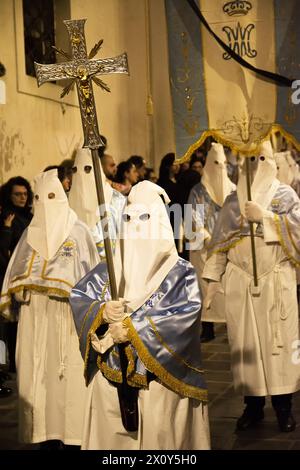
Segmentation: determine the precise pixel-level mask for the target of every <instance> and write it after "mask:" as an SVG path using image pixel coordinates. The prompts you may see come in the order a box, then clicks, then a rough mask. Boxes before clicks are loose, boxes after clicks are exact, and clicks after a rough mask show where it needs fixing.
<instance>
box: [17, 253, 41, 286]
mask: <svg viewBox="0 0 300 470" xmlns="http://www.w3.org/2000/svg"><path fill="white" fill-rule="evenodd" d="M35 255H36V251H33V253H32V255H31V259H30V262H29V267H28V271H27V273H26V274H21V276H16V277H14V278H13V279H12V280H11V282H15V281H19V280H20V279H27V278H28V277H29V276H30V274H31V269H32V265H33V261H34V258H35Z"/></svg>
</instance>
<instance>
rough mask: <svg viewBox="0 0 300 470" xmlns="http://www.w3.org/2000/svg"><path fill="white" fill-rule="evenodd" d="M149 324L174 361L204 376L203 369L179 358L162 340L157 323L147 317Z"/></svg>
mask: <svg viewBox="0 0 300 470" xmlns="http://www.w3.org/2000/svg"><path fill="white" fill-rule="evenodd" d="M146 318H147V320H148V322H149V323H150V325H151V327H152V329H153V331H154V334H155V336H156V337H157V339H158V341H159V342H160V343H161V344H162V345H163V346H164V348H166V350H167V351H169V353H170V354H171V356H173V357H174V359H175V360H176V361H177V362H179V363H180V364H184V365H185V366H186V367H188V369H191V370H194V371H195V372H200V373H201V374H203V372H204V370H203V369H198V368H197V367H193V366H191V365H190V364H188V363H187V362H186V361H185V360H184V359H183V358H182V357H180V356H179V354H177V353H176V351H174V350H173V349H172V348H171V347H170V346H169V345H168V344H167V343H166V342H165V341H164V340H163V338H162V336H161V335H160V334H159V332H158V331H157V328H156V326H155V323H154V321H153V320H152V318H149V317H146Z"/></svg>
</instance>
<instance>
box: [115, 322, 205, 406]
mask: <svg viewBox="0 0 300 470" xmlns="http://www.w3.org/2000/svg"><path fill="white" fill-rule="evenodd" d="M123 322H124V324H125V325H126V327H127V328H128V337H129V340H130V341H131V343H132V344H133V346H134V347H135V349H136V350H137V353H138V355H139V357H140V359H141V361H142V362H143V363H144V365H145V367H146V368H147V369H148V370H149V371H150V372H152V373H153V374H155V375H156V376H157V377H158V378H159V379H160V380H161V381H162V383H163V384H165V385H166V386H167V387H169V388H170V389H171V390H173V391H174V392H176V393H178V394H179V395H182V396H185V397H189V398H195V399H197V400H201V401H207V390H205V389H202V388H199V387H194V386H193V385H187V384H185V383H184V382H182V381H181V380H179V379H176V377H174V376H172V375H171V374H170V373H169V372H168V371H167V370H166V369H164V368H163V367H162V366H161V365H160V364H159V363H158V362H157V361H156V360H155V359H154V358H153V357H152V356H151V355H150V353H149V351H148V350H147V348H146V347H145V345H144V344H143V342H142V341H141V339H140V337H139V335H138V334H137V332H136V331H135V328H134V326H133V324H132V322H131V320H130V318H129V317H127V318H125V319H124V320H123Z"/></svg>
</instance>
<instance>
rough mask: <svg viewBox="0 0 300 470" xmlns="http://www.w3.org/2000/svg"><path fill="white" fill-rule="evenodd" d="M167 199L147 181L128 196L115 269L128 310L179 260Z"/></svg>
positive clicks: (157, 284) (140, 300)
mask: <svg viewBox="0 0 300 470" xmlns="http://www.w3.org/2000/svg"><path fill="white" fill-rule="evenodd" d="M160 195H162V196H163V198H164V202H163V200H162V199H161V197H160ZM168 202H169V198H168V196H167V194H166V192H165V191H164V190H163V189H162V188H161V187H160V186H158V185H156V184H154V183H151V182H150V181H142V182H141V183H138V184H136V185H135V186H134V187H133V188H132V189H131V191H130V194H129V196H128V200H127V205H126V207H125V209H124V212H123V216H122V217H123V222H122V227H121V234H120V237H121V239H120V240H119V243H118V245H117V249H116V254H115V271H116V276H117V285H118V286H119V295H120V296H121V297H124V298H125V300H126V301H127V302H128V304H127V305H128V308H129V312H132V311H134V310H136V309H137V308H139V307H140V306H141V305H143V303H144V302H145V301H146V300H147V299H148V298H149V297H150V296H151V295H152V294H153V293H154V292H155V291H156V290H157V289H158V287H159V286H160V284H161V283H162V281H163V280H164V279H165V277H166V276H167V274H168V273H169V271H170V270H171V269H172V267H173V266H174V265H175V264H176V262H177V260H178V253H177V250H176V247H175V242H174V235H173V231H172V227H171V224H170V221H169V217H168V214H167V209H166V206H165V204H166V203H168Z"/></svg>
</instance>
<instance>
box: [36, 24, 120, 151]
mask: <svg viewBox="0 0 300 470" xmlns="http://www.w3.org/2000/svg"><path fill="white" fill-rule="evenodd" d="M85 21H86V20H85V19H82V20H65V21H64V23H65V25H66V27H67V30H68V33H69V37H70V41H71V48H72V57H71V56H70V55H69V54H68V53H67V52H65V51H63V50H62V49H59V48H56V47H54V49H55V50H56V52H58V53H59V54H61V55H63V56H64V57H65V58H67V59H69V61H68V62H61V63H58V64H38V63H36V62H35V63H34V66H35V71H36V77H37V82H38V86H41V85H42V84H43V83H45V82H51V81H57V80H65V79H71V80H72V81H71V83H70V84H69V85H68V86H66V87H65V88H64V90H63V92H62V94H61V98H62V97H63V96H65V95H66V94H67V93H69V91H70V90H71V89H72V87H73V86H74V84H75V82H76V86H77V93H78V100H79V106H80V113H81V119H82V126H83V133H84V144H83V146H84V147H89V148H90V149H95V148H98V147H101V146H102V145H103V142H102V141H101V138H100V134H99V130H98V122H97V114H96V107H95V101H94V95H93V88H92V81H93V82H94V83H95V84H96V85H99V86H100V87H101V88H103V89H105V90H106V91H110V89H109V87H108V86H107V85H106V84H105V83H104V82H103V81H102V80H100V79H99V78H98V77H97V76H96V75H104V74H111V73H127V74H128V63H127V55H126V53H124V54H122V55H120V56H118V57H113V58H108V59H93V57H94V56H95V55H96V54H97V52H98V51H99V49H100V48H101V46H102V43H103V40H102V39H101V40H100V41H99V42H98V43H97V44H96V45H95V46H94V47H93V49H92V50H91V52H90V53H89V55H87V49H86V42H85V35H84V24H85Z"/></svg>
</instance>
